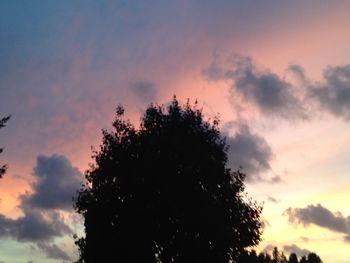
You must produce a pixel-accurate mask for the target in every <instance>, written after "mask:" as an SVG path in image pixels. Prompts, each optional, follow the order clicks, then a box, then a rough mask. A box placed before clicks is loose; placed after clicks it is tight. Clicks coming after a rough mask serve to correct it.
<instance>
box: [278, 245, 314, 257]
mask: <svg viewBox="0 0 350 263" xmlns="http://www.w3.org/2000/svg"><path fill="white" fill-rule="evenodd" d="M283 251H284V252H285V253H287V254H291V253H295V254H296V255H297V256H299V257H301V256H306V255H308V254H309V253H311V251H310V250H308V249H305V248H300V247H298V246H297V245H295V244H291V245H284V246H283Z"/></svg>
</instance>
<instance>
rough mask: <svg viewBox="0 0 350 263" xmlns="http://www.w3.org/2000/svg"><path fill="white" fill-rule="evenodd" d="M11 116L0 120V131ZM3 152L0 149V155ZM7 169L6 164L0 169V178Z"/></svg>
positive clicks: (2, 149)
mask: <svg viewBox="0 0 350 263" xmlns="http://www.w3.org/2000/svg"><path fill="white" fill-rule="evenodd" d="M10 117H11V116H7V117H4V118H2V119H0V129H1V128H3V127H5V126H6V122H7V121H8V120H9V119H10ZM3 151H4V148H0V153H2V152H3ZM6 169H7V164H4V165H2V166H1V167H0V178H2V177H3V175H4V174H5V172H6Z"/></svg>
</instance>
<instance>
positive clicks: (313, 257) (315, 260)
mask: <svg viewBox="0 0 350 263" xmlns="http://www.w3.org/2000/svg"><path fill="white" fill-rule="evenodd" d="M307 262H308V263H322V260H321V258H320V257H319V256H318V255H317V254H316V253H314V252H311V253H309V255H308V256H307Z"/></svg>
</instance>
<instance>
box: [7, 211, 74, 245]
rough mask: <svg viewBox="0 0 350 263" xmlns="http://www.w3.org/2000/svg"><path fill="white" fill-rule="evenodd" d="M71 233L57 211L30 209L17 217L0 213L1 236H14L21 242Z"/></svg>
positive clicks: (50, 238)
mask: <svg viewBox="0 0 350 263" xmlns="http://www.w3.org/2000/svg"><path fill="white" fill-rule="evenodd" d="M71 233H72V231H71V229H70V228H69V226H67V225H66V224H65V223H64V221H63V219H62V217H61V216H60V215H59V214H58V213H57V212H53V211H50V212H49V213H42V212H41V211H38V210H36V209H28V210H25V211H24V216H22V217H19V218H17V219H11V218H7V217H5V216H4V215H0V237H12V238H15V239H16V240H17V241H20V242H43V241H51V240H53V238H54V237H60V236H63V235H66V234H71Z"/></svg>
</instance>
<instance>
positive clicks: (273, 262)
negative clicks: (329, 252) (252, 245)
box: [238, 247, 322, 263]
mask: <svg viewBox="0 0 350 263" xmlns="http://www.w3.org/2000/svg"><path fill="white" fill-rule="evenodd" d="M238 262H239V263H298V262H299V261H298V257H297V255H296V254H295V253H291V254H290V255H289V259H287V258H286V256H285V255H284V253H283V252H282V251H281V252H280V251H279V250H278V248H277V247H274V248H273V250H272V256H270V254H268V253H263V252H261V253H260V254H259V255H258V256H257V255H256V252H255V251H254V250H252V251H246V252H245V253H243V254H242V255H241V256H240V257H239V259H238ZM300 263H322V260H321V258H320V257H319V256H318V255H317V254H316V253H314V252H312V253H309V254H308V255H307V257H306V256H302V257H301V259H300Z"/></svg>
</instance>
